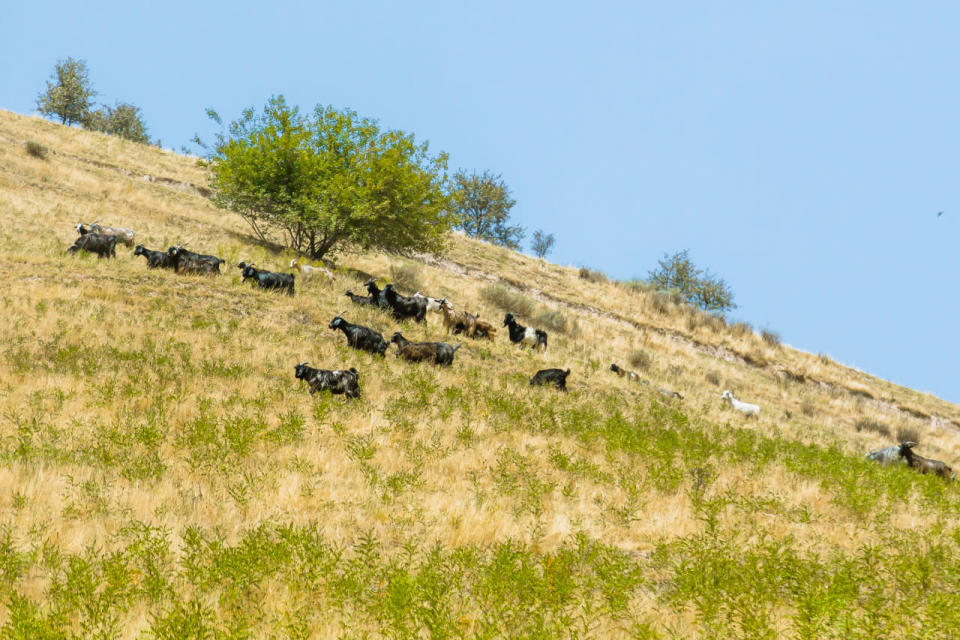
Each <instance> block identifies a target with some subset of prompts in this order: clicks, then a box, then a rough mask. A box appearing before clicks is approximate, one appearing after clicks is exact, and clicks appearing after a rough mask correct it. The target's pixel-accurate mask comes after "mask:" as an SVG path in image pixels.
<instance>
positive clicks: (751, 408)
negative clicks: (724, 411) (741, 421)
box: [720, 391, 760, 416]
mask: <svg viewBox="0 0 960 640" xmlns="http://www.w3.org/2000/svg"><path fill="white" fill-rule="evenodd" d="M720 397H721V398H723V399H724V400H726V401H727V403H728V404H729V405H730V406H731V407H733V408H734V409H736V410H737V411H739V412H740V413H742V414H744V415H747V416H759V415H760V406H759V405H756V404H750V403H749V402H740V401H739V400H737V399H736V398H734V397H733V394H732V393H730V392H729V391H724V392H723V393H722V394H720Z"/></svg>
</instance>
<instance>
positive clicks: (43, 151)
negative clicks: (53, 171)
mask: <svg viewBox="0 0 960 640" xmlns="http://www.w3.org/2000/svg"><path fill="white" fill-rule="evenodd" d="M24 146H25V147H26V149H27V153H28V154H30V155H31V156H33V157H34V158H40V159H41V160H46V159H47V148H46V147H45V146H43V145H42V144H40V143H39V142H34V141H33V140H27V144H26V145H24Z"/></svg>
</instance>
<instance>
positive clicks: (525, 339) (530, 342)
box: [503, 313, 547, 351]
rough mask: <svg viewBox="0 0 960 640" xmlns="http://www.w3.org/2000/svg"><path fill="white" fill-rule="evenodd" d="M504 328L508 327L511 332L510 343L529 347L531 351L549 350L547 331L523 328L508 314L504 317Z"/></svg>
mask: <svg viewBox="0 0 960 640" xmlns="http://www.w3.org/2000/svg"><path fill="white" fill-rule="evenodd" d="M503 326H505V327H507V328H508V329H509V331H510V342H513V343H516V344H519V345H520V346H529V347H530V349H531V350H532V349H538V348H539V349H540V350H541V351H546V350H547V332H546V331H544V330H542V329H534V328H533V327H525V326H523V325H522V324H520V323H518V322H517V321H516V320H515V319H514V318H513V314H512V313H508V314H507V315H505V316H504V317H503Z"/></svg>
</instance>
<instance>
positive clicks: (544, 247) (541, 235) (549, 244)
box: [530, 229, 556, 258]
mask: <svg viewBox="0 0 960 640" xmlns="http://www.w3.org/2000/svg"><path fill="white" fill-rule="evenodd" d="M555 241H556V238H554V237H553V234H552V233H546V232H545V231H543V230H542V229H538V230H537V231H534V232H533V238H532V239H531V241H530V249H531V250H532V251H533V254H534V255H535V256H537V257H538V258H545V257H547V255H548V254H549V253H550V252H551V251H553V244H554V242H555Z"/></svg>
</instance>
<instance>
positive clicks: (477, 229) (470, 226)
mask: <svg viewBox="0 0 960 640" xmlns="http://www.w3.org/2000/svg"><path fill="white" fill-rule="evenodd" d="M453 182H454V188H453V191H452V193H451V198H452V200H453V206H454V209H455V211H456V213H457V217H458V222H457V226H458V227H459V228H460V229H461V230H463V232H464V233H466V234H467V235H468V236H471V237H473V238H479V239H481V240H486V241H488V242H493V243H495V244H499V245H502V246H504V247H509V248H510V249H519V248H520V241H521V240H523V236H524V235H525V231H524V229H523V227H521V226H516V225H510V224H509V221H510V209H512V208H513V205H515V204H516V203H517V201H516V200H514V199H513V198H511V197H510V188H509V187H508V186H507V184H506V183H505V182H504V181H503V178H502V177H501V176H499V175H494V174H492V173H490V172H489V171H484V172H483V173H482V174H477V173H471V174H467V173H466V172H465V171H462V170H461V171H458V172H457V173H456V174H455V175H454V176H453Z"/></svg>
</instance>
